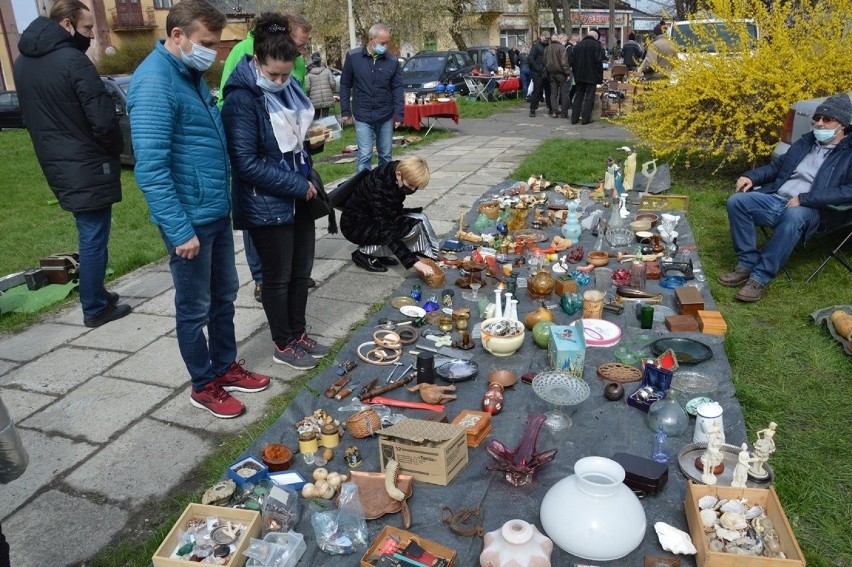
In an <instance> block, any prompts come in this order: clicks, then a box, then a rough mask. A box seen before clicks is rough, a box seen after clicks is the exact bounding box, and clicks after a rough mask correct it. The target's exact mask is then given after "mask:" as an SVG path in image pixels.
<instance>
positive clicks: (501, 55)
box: [465, 45, 511, 71]
mask: <svg viewBox="0 0 852 567" xmlns="http://www.w3.org/2000/svg"><path fill="white" fill-rule="evenodd" d="M489 49H491V48H490V47H489V46H487V45H483V46H480V47H468V48H467V49H466V50H465V51H467V54H468V55H470V58H471V59H472V60H473V64H474V65H475V66H476V70H477V71H482V61H483V59H484V58H485V52H486V51H488V50H489ZM496 55H497V65H498V66H499V67H505V66H506V57H507V56H508V55H509V48H507V47H498V48H497V54H496ZM510 60H511V59H510Z"/></svg>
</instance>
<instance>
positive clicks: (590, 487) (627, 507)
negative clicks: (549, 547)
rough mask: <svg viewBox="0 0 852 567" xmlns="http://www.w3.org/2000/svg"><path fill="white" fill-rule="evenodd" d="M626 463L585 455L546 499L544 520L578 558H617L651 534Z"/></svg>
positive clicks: (551, 533) (554, 536)
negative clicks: (626, 478)
mask: <svg viewBox="0 0 852 567" xmlns="http://www.w3.org/2000/svg"><path fill="white" fill-rule="evenodd" d="M624 475H625V473H624V468H622V466H621V465H619V464H618V463H617V462H615V461H613V460H611V459H606V458H604V457H584V458H582V459H580V460H579V461H577V462H576V463H575V464H574V474H573V475H571V476H569V477H567V478H564V479H562V480H560V481H559V482H557V483H556V484H554V485H553V486H552V487H551V488H550V490H548V491H547V494H546V495H545V496H544V500H543V501H542V503H541V511H540V514H541V525H542V527H543V528H544V531H545V532H546V533H547V535H548V536H549V537H550V539H552V540H553V543H555V544H556V545H558V546H559V547H561V548H562V549H564V550H565V551H567V552H568V553H570V554H572V555H576V556H577V557H582V558H583V559H590V560H592V561H612V560H614V559H618V558H620V557H624V556H625V555H627V554H628V553H630V552H631V551H633V550H634V549H636V548H637V547H638V546H639V544H641V543H642V539H643V538H644V537H645V527H646V519H645V510H644V509H643V508H642V504H641V503H640V502H639V499H638V498H637V497H636V495H635V494H633V492H632V491H631V490H630V489H629V488H627V486H626V485H625V484H624V483H623V481H624Z"/></svg>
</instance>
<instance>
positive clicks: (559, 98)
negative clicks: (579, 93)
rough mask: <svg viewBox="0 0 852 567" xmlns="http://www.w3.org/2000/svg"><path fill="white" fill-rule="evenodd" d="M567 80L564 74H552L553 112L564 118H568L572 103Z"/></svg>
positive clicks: (551, 97) (551, 98)
mask: <svg viewBox="0 0 852 567" xmlns="http://www.w3.org/2000/svg"><path fill="white" fill-rule="evenodd" d="M567 85H568V82H567V78H566V77H565V75H563V74H562V73H550V104H552V105H553V106H552V107H551V108H553V112H558V113H559V114H561V115H562V117H563V118H565V117H566V116H568V109H569V108H571V101H570V100H569V99H568V89H566V88H565V87H566V86H567Z"/></svg>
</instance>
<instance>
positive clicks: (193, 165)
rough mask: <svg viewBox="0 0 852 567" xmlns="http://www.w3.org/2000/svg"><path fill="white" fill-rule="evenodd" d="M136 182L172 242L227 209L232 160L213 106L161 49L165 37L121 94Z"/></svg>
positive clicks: (196, 80) (195, 79) (194, 77)
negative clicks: (124, 96)
mask: <svg viewBox="0 0 852 567" xmlns="http://www.w3.org/2000/svg"><path fill="white" fill-rule="evenodd" d="M127 109H128V111H129V113H130V127H131V133H132V138H133V152H134V153H135V155H136V168H135V170H134V173H135V174H136V181H137V183H139V187H140V189H142V192H143V193H144V194H145V200H146V201H147V202H148V208H149V209H150V211H151V222H153V223H154V224H156V225H159V226H160V227H161V228H162V229H163V231H164V232H165V234H166V237H167V238H168V239H169V241H170V242H171V243H172V244H173V245H174V246H180V245H181V244H183V243H185V242H186V241H188V240H189V239H190V238H192V237H193V236H195V230H194V229H193V226H200V225H205V224H209V223H211V222H214V221H217V220H220V219H222V218H225V217H227V216H228V214H229V213H230V212H231V200H230V191H229V188H228V178H229V177H230V173H231V172H230V166H229V164H228V151H227V147H226V144H225V129H224V127H223V126H222V118H221V116H220V115H219V109H218V108H217V107H216V104H215V103H214V102H213V99H212V97H211V96H210V89H208V88H207V84H206V83H205V82H204V79H203V77H202V75H201V73H198V72H197V71H195V70H190V69H188V68H187V67H186V65H184V64H183V62H182V61H180V60H179V59H178V58H177V57H175V56H174V55H172V54H171V53H169V52H168V51H166V48H165V47H164V46H163V40H160V41H158V42H157V45H156V47H155V48H154V51H152V52H151V54H150V55H148V57H146V58H145V60H144V61H143V62H142V64H141V65H140V66H139V67H138V68H137V69H136V71H135V72H134V73H133V80H132V81H131V83H130V94H129V95H128V97H127Z"/></svg>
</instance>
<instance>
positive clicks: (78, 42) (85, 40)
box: [73, 29, 92, 52]
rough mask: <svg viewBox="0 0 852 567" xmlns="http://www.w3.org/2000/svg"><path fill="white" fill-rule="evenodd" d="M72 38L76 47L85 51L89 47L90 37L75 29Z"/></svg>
mask: <svg viewBox="0 0 852 567" xmlns="http://www.w3.org/2000/svg"><path fill="white" fill-rule="evenodd" d="M73 39H74V45H75V46H76V47H77V49H79V50H80V51H83V52H85V51H87V50H88V49H89V46H90V45H91V44H92V38H90V37H86V36H84V35H83V34H81V33H80V32H78V31H77V30H76V29H75V30H74V37H73Z"/></svg>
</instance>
